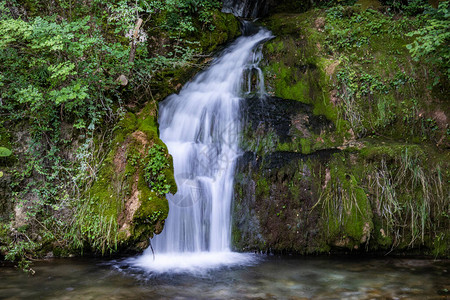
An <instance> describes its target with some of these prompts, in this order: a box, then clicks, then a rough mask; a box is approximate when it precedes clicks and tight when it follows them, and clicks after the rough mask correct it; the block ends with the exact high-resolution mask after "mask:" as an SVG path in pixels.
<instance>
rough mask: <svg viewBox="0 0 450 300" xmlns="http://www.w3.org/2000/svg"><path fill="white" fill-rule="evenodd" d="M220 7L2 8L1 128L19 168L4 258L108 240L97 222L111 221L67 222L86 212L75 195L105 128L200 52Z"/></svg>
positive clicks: (211, 1) (179, 0)
mask: <svg viewBox="0 0 450 300" xmlns="http://www.w3.org/2000/svg"><path fill="white" fill-rule="evenodd" d="M218 8H220V2H219V1H216V0H170V1H162V0H153V1H146V0H141V1H125V0H119V1H98V0H94V1H91V2H90V3H89V4H83V3H82V2H79V1H65V0H59V1H52V2H48V1H39V0H35V1H19V0H17V1H16V0H11V1H2V2H1V3H0V65H1V66H2V68H1V69H0V113H1V114H2V120H1V121H0V126H2V128H3V127H5V128H9V129H10V130H13V131H15V132H20V134H21V136H23V139H21V140H18V141H17V142H18V143H17V144H16V145H15V146H16V147H23V151H20V152H18V153H15V155H16V156H17V158H18V159H19V160H20V162H21V164H20V165H15V166H14V167H12V165H11V164H3V166H4V167H5V168H7V169H8V173H9V174H12V191H13V193H12V195H13V199H7V201H11V202H14V203H16V204H20V205H19V207H22V208H21V210H22V212H23V214H25V215H24V219H23V220H14V219H11V220H10V219H9V218H4V219H3V220H0V221H1V222H2V231H1V233H2V234H1V238H2V240H1V242H0V246H1V252H2V253H4V254H6V258H7V259H10V260H15V259H21V258H24V257H26V256H27V253H32V252H33V251H35V250H41V251H45V249H44V248H45V247H44V248H42V247H43V246H45V245H48V244H49V243H57V244H58V246H59V248H60V249H74V248H75V249H82V248H83V247H85V245H84V241H86V242H89V241H95V240H96V239H97V240H98V238H99V237H100V236H101V235H105V234H106V233H105V232H103V231H102V229H101V228H105V226H103V225H102V223H106V224H109V226H111V220H101V219H98V220H97V221H96V218H86V220H89V222H87V223H86V224H85V225H83V226H87V227H86V228H85V229H84V230H81V231H74V230H72V228H71V226H72V224H73V219H74V218H78V219H83V215H89V214H90V212H89V207H88V206H86V204H85V203H89V201H87V202H86V201H84V200H83V201H82V199H83V198H85V197H86V193H85V191H87V189H88V188H89V186H90V185H91V184H92V183H93V182H94V181H95V179H96V176H97V173H98V170H99V166H100V163H101V161H102V157H103V156H104V154H105V147H106V148H107V145H108V138H109V137H110V135H111V132H112V131H111V128H113V127H114V124H115V123H116V122H117V121H118V120H120V119H121V118H122V117H123V116H124V112H125V111H126V109H127V108H126V105H128V104H129V103H130V101H136V99H138V98H139V97H138V96H135V95H138V94H141V95H144V97H148V96H152V92H151V89H150V84H151V82H152V81H154V80H162V77H161V76H164V75H161V74H164V72H165V71H166V70H173V69H175V68H180V67H183V66H186V64H188V63H191V62H193V61H194V60H195V56H196V55H198V54H200V53H202V51H203V49H202V46H201V45H200V43H199V42H197V41H196V40H195V39H193V38H192V36H194V35H196V34H197V32H198V31H200V30H201V31H206V32H208V31H213V30H214V29H215V27H214V24H213V19H212V18H213V14H214V12H215V11H217V9H218ZM139 18H141V19H142V20H143V24H142V26H140V28H137V27H136V24H137V20H138V19H139ZM135 27H136V28H135ZM3 66H4V67H3ZM138 100H139V99H138ZM0 134H1V135H2V137H1V139H0V140H2V144H0V146H5V147H9V146H10V141H7V143H6V144H5V143H3V140H6V139H4V137H6V135H8V130H2V131H0ZM74 138H75V140H73V139H74ZM2 149H3V148H2ZM4 149H7V148H4ZM7 150H8V151H9V149H7ZM5 151H6V150H5ZM153 154H154V155H156V157H158V156H157V154H159V152H158V153H149V155H150V156H151V155H153ZM150 161H154V159H153V158H151V159H150ZM149 168H151V166H150V167H149ZM152 176H153V175H152ZM155 178H156V179H152V182H154V184H155V183H157V184H160V185H161V189H162V190H161V191H159V192H161V193H162V192H164V191H165V187H164V183H163V181H161V183H159V181H160V180H159V179H158V178H159V177H157V176H156V177H155ZM96 228H97V229H96ZM106 228H108V227H107V226H106ZM93 232H97V233H98V234H96V235H95V236H92V237H91V236H88V234H87V233H89V234H91V233H93ZM36 237H39V241H37V239H36ZM89 243H90V242H89ZM91 244H92V243H91ZM91 246H93V248H94V250H95V251H96V250H97V249H95V247H96V246H95V245H91ZM102 247H103V246H102ZM98 250H99V251H100V250H101V251H102V252H104V250H105V249H103V248H102V249H98ZM110 250H111V251H113V249H110Z"/></svg>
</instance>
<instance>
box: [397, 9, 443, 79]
mask: <svg viewBox="0 0 450 300" xmlns="http://www.w3.org/2000/svg"><path fill="white" fill-rule="evenodd" d="M449 5H450V4H449V1H445V2H441V3H440V4H439V8H438V9H433V10H430V11H429V12H428V13H427V14H426V17H427V23H426V25H425V26H423V27H420V28H419V29H417V30H415V31H413V32H411V33H409V34H408V35H409V36H414V37H416V39H415V40H414V42H413V43H411V44H408V45H407V46H406V47H407V48H408V50H409V51H410V53H411V55H412V57H413V58H414V60H416V61H419V60H421V59H425V60H426V61H428V62H429V63H431V64H432V65H435V66H437V67H438V68H439V69H441V70H442V72H443V74H445V75H446V76H447V78H448V79H450V47H449V44H450V10H449ZM438 81H439V76H436V81H435V84H436V83H437V82H438Z"/></svg>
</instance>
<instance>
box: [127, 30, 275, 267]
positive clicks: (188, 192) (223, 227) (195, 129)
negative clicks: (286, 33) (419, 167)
mask: <svg viewBox="0 0 450 300" xmlns="http://www.w3.org/2000/svg"><path fill="white" fill-rule="evenodd" d="M243 26H244V30H243V32H244V34H243V36H241V37H239V38H238V39H237V40H236V41H235V42H234V43H233V44H231V45H230V46H229V47H228V48H226V49H225V50H224V51H223V53H222V54H221V55H220V56H219V57H218V58H216V59H215V60H214V61H213V63H212V65H211V66H210V67H209V68H208V69H207V70H205V71H203V72H202V73H200V74H198V75H197V76H196V77H195V78H194V79H193V80H192V81H191V82H189V83H188V84H186V85H185V86H184V87H183V88H182V90H181V91H180V93H179V94H173V95H171V96H169V97H168V98H167V99H165V100H164V101H163V102H162V103H161V104H160V109H159V125H160V127H159V128H160V135H161V139H162V140H163V141H164V143H165V144H166V145H167V147H168V149H169V152H170V153H171V155H172V156H173V164H174V173H175V180H176V182H177V186H178V192H177V193H176V194H175V195H170V194H169V195H167V198H168V200H169V207H170V210H169V216H168V218H167V220H166V223H165V228H164V230H163V232H162V233H161V234H160V235H158V236H155V237H154V238H153V239H152V241H151V242H152V245H153V249H154V254H155V256H154V258H153V253H152V251H151V250H150V249H147V250H146V252H144V254H143V256H141V257H139V258H138V259H137V260H136V262H135V263H136V264H137V265H140V266H142V267H146V268H150V269H152V270H155V271H172V270H179V269H181V270H191V269H192V270H196V269H198V268H202V267H207V268H209V267H214V266H217V265H224V264H226V265H229V264H234V263H244V262H245V261H247V260H248V255H245V254H240V253H234V252H232V251H231V245H230V240H231V207H232V198H233V189H234V186H233V185H234V172H235V164H236V158H237V157H238V156H239V155H240V149H239V146H238V142H239V141H238V139H239V134H240V102H241V100H242V97H243V96H245V95H246V94H250V93H255V92H256V93H262V92H263V88H264V82H263V78H262V72H261V70H260V69H259V68H258V66H257V64H258V63H259V61H260V60H261V48H262V47H261V44H262V42H263V41H265V40H267V39H269V38H271V36H272V35H271V33H270V32H269V31H268V30H266V29H263V28H255V27H254V25H252V24H250V23H244V24H243Z"/></svg>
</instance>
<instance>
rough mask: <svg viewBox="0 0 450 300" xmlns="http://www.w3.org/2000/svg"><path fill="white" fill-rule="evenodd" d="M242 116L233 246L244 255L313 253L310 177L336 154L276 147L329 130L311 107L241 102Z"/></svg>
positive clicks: (314, 218)
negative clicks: (243, 252) (271, 252)
mask: <svg viewBox="0 0 450 300" xmlns="http://www.w3.org/2000/svg"><path fill="white" fill-rule="evenodd" d="M242 115H243V120H244V124H243V127H244V130H243V132H244V136H243V140H242V148H243V149H245V150H246V152H245V153H244V155H243V156H242V157H241V158H240V160H239V161H238V168H237V175H236V180H235V182H236V184H235V204H234V217H233V241H234V245H235V246H236V248H237V249H238V250H245V251H251V250H263V251H275V252H286V251H287V252H299V253H305V252H307V251H309V250H308V249H317V248H318V247H320V245H319V244H318V241H320V239H318V234H319V230H318V228H317V222H318V219H319V217H320V216H319V214H320V212H319V210H314V211H312V207H313V206H314V204H315V203H316V202H317V198H318V195H316V194H315V192H314V191H316V190H317V188H315V187H314V184H315V183H314V181H313V180H312V179H313V176H312V174H313V173H315V172H317V170H315V169H317V168H320V167H321V164H322V163H325V162H326V161H327V160H328V159H329V158H330V156H331V154H333V153H334V152H336V151H337V150H333V149H332V150H329V149H325V150H318V151H315V152H314V153H312V154H305V153H302V152H301V151H299V152H293V151H281V150H282V149H280V145H281V144H283V143H284V144H292V143H294V142H295V140H296V139H299V138H301V137H304V136H312V135H314V134H320V133H321V132H324V131H331V130H333V126H332V125H331V124H330V122H329V121H328V120H326V119H325V118H324V117H322V116H315V115H314V114H313V113H312V110H311V106H309V105H307V104H303V103H300V102H298V101H291V100H285V99H280V98H276V97H264V98H258V97H253V98H249V99H246V100H245V101H244V103H243V105H242ZM300 120H302V121H300ZM299 123H301V124H302V126H300V125H299ZM299 128H300V129H301V130H299ZM311 161H314V162H313V163H311ZM311 251H313V250H311Z"/></svg>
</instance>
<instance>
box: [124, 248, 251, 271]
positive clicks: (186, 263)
mask: <svg viewBox="0 0 450 300" xmlns="http://www.w3.org/2000/svg"><path fill="white" fill-rule="evenodd" d="M258 260H259V258H258V256H257V255H256V254H251V253H236V252H230V251H226V252H206V251H204V252H182V253H161V254H155V256H154V257H153V256H152V255H142V256H139V257H137V258H132V259H129V260H128V261H127V263H129V264H130V265H132V266H133V267H138V268H140V269H143V270H145V271H147V272H150V273H156V274H162V273H191V274H204V273H206V272H208V271H210V270H214V269H218V268H222V267H235V266H248V265H252V264H255V263H256V262H257V261H258Z"/></svg>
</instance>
